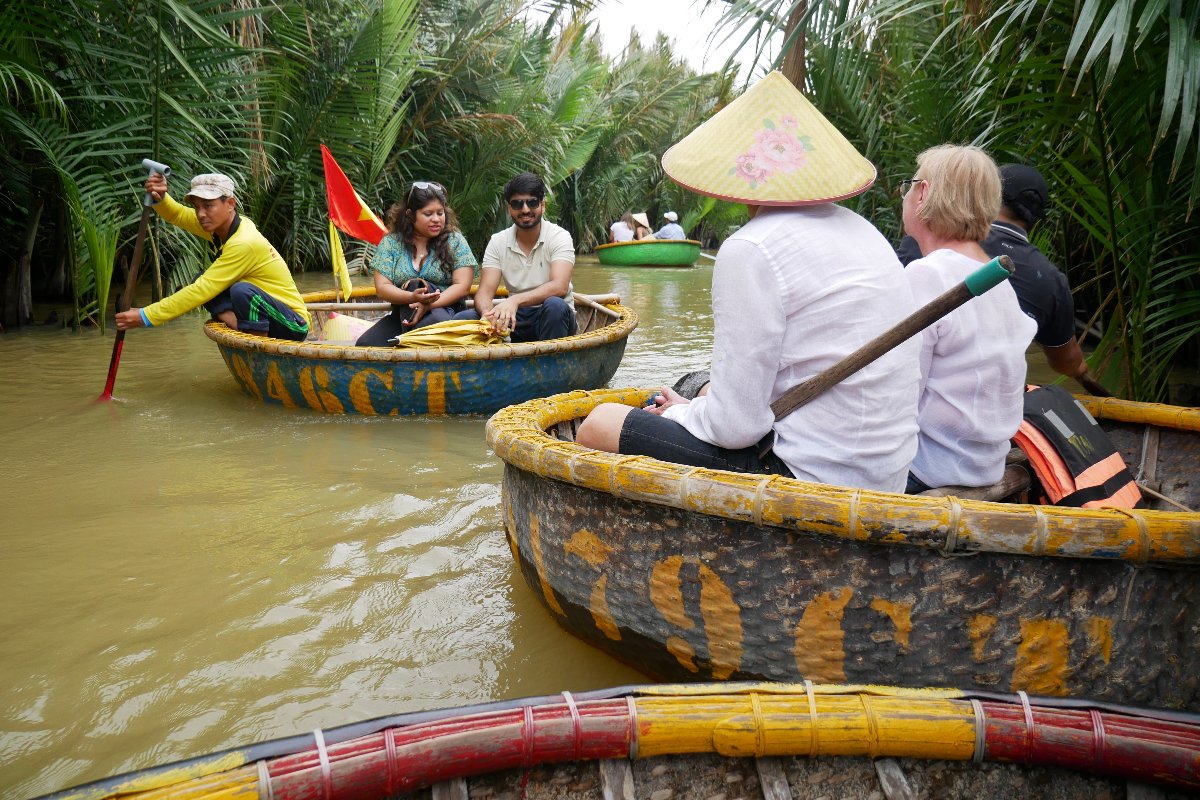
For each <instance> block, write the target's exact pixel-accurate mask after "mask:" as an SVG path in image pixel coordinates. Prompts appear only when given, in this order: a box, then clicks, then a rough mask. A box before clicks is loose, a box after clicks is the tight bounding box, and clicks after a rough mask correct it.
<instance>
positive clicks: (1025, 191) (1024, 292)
mask: <svg viewBox="0 0 1200 800" xmlns="http://www.w3.org/2000/svg"><path fill="white" fill-rule="evenodd" d="M1000 181H1001V185H1002V193H1003V194H1002V204H1001V206H1000V213H999V214H998V215H997V216H996V219H995V220H994V221H993V222H992V226H991V229H990V230H989V231H988V235H987V238H986V239H984V240H983V241H982V242H980V247H982V248H983V251H984V252H985V253H987V254H988V255H989V256H992V257H993V258H994V257H995V256H999V255H1007V256H1009V257H1011V258H1012V260H1013V265H1014V266H1015V267H1016V272H1015V273H1014V274H1013V276H1012V278H1010V279H1009V283H1011V284H1012V287H1013V290H1014V291H1016V293H1017V300H1018V301H1019V302H1020V303H1021V310H1022V311H1024V312H1025V313H1026V314H1028V315H1029V316H1030V317H1032V318H1033V320H1034V321H1035V322H1037V326H1038V329H1037V334H1036V335H1035V336H1034V337H1033V341H1035V342H1037V344H1038V346H1040V347H1041V348H1042V353H1043V354H1044V355H1045V356H1046V362H1047V363H1048V364H1049V365H1050V367H1051V369H1053V370H1054V371H1055V372H1057V373H1059V374H1060V375H1065V376H1066V377H1068V378H1074V379H1075V380H1076V381H1078V382H1079V385H1080V386H1082V387H1083V388H1084V389H1086V390H1087V391H1089V392H1091V393H1092V394H1094V395H1100V396H1103V397H1107V396H1108V395H1109V394H1110V393H1109V391H1108V390H1107V389H1105V388H1104V386H1103V385H1102V384H1101V383H1100V382H1099V381H1097V380H1096V379H1095V378H1094V377H1092V374H1091V373H1090V372H1089V371H1088V365H1087V361H1085V360H1084V357H1083V350H1082V349H1081V348H1080V346H1079V339H1078V338H1076V336H1075V301H1074V299H1073V298H1072V297H1071V287H1070V286H1069V285H1068V283H1067V276H1066V275H1064V274H1063V273H1062V271H1061V270H1060V269H1059V268H1058V267H1056V266H1055V265H1054V263H1053V262H1051V261H1050V259H1048V258H1046V256H1045V255H1044V254H1043V253H1042V251H1041V250H1039V249H1038V248H1037V247H1035V246H1034V245H1033V244H1032V243H1030V241H1029V231H1030V229H1032V228H1033V226H1034V225H1035V224H1037V222H1038V220H1040V219H1042V217H1044V216H1045V215H1046V200H1047V197H1048V196H1049V193H1050V187H1049V186H1048V185H1047V184H1046V179H1045V178H1043V177H1042V176H1041V173H1039V172H1038V171H1037V170H1036V169H1034V168H1033V167H1028V166H1025V165H1024V164H1005V165H1004V166H1002V167H1000ZM896 254H897V255H898V256H899V258H900V261H901V263H903V264H908V263H909V262H910V261H913V260H914V259H918V258H920V257H921V249H920V248H919V247H918V246H917V242H916V240H915V239H913V238H912V237H911V236H905V237H904V240H903V241H901V242H900V246H899V247H898V248H897V250H896Z"/></svg>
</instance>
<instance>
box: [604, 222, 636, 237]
mask: <svg viewBox="0 0 1200 800" xmlns="http://www.w3.org/2000/svg"><path fill="white" fill-rule="evenodd" d="M608 229H609V231H611V232H612V236H613V243H616V242H632V241H633V228H631V227H629V226H628V225H626V224H625V223H624V222H623V221H621V220H617V221H616V222H614V223H613V224H612V225H610V226H609V228H608Z"/></svg>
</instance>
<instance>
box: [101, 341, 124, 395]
mask: <svg viewBox="0 0 1200 800" xmlns="http://www.w3.org/2000/svg"><path fill="white" fill-rule="evenodd" d="M124 348H125V331H117V338H116V341H114V342H113V351H112V358H110V359H109V361H108V379H107V380H106V381H105V382H104V391H103V392H101V393H100V396H99V397H97V398H96V402H97V403H99V402H101V401H103V400H112V396H113V394H112V393H113V386H115V385H116V383H117V365H118V364H120V363H121V350H123V349H124Z"/></svg>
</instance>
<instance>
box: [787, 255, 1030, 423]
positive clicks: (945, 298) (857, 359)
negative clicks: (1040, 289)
mask: <svg viewBox="0 0 1200 800" xmlns="http://www.w3.org/2000/svg"><path fill="white" fill-rule="evenodd" d="M1013 269H1014V266H1013V262H1012V259H1011V258H1009V257H1008V256H997V257H996V258H993V259H992V260H991V261H989V262H987V263H986V264H984V265H983V266H981V267H980V268H979V269H977V270H975V271H974V272H972V273H971V274H970V275H968V276H967V279H966V280H965V281H963V282H962V283H960V284H959V285H958V286H955V287H954V288H953V289H950V290H948V291H946V292H944V293H943V294H942V295H941V296H940V297H935V298H934V299H933V300H931V301H930V302H929V303H928V304H927V305H925V306H924V307H922V308H919V309H917V310H916V311H914V312H913V313H912V314H910V315H909V316H908V317H906V318H905V319H903V320H901V321H900V322H899V323H897V324H896V325H895V326H894V327H892V328H891V329H889V330H886V331H884V332H883V333H881V334H879V335H878V336H876V337H875V338H874V339H872V340H871V341H869V342H867V343H866V344H864V345H863V346H862V347H860V348H858V349H857V350H855V351H854V352H853V353H851V354H850V355H848V356H846V357H845V358H843V359H842V360H841V361H839V362H837V363H836V364H834V365H833V366H832V367H829V368H828V369H826V370H824V371H823V372H819V373H817V374H816V375H814V376H812V377H811V378H809V379H808V380H806V381H804V382H803V383H800V384H797V385H796V386H793V387H792V388H791V389H788V390H787V391H786V392H784V393H783V395H782V396H781V397H780V398H779V399H778V400H776V401H775V402H774V403H771V410H772V411H774V412H775V419H783V418H784V417H786V416H787V415H788V414H790V413H792V412H793V411H795V410H796V409H797V408H800V407H801V406H803V405H806V404H807V403H809V402H810V401H812V400H813V399H814V398H816V397H817V396H819V395H820V394H822V393H823V392H825V390H827V389H829V388H830V387H832V386H836V385H837V384H839V383H841V382H842V381H844V380H845V379H846V378H848V377H850V376H851V375H853V374H854V373H856V372H858V371H859V370H860V369H862V368H863V367H865V366H866V365H867V364H870V363H871V362H872V361H874V360H875V359H877V358H879V357H880V356H881V355H883V354H884V353H886V352H888V351H889V350H891V349H892V348H893V347H895V346H896V345H898V344H900V343H901V342H903V341H906V340H907V339H908V338H909V337H911V336H912V335H913V334H916V333H918V332H919V331H922V330H924V329H925V328H927V327H928V326H930V325H932V324H933V323H935V322H937V321H938V320H939V319H941V318H942V317H944V316H946V315H947V314H949V313H950V312H951V311H953V310H954V309H956V308H958V307H959V306H961V305H962V304H963V303H965V302H967V301H968V300H970V299H971V298H972V297H978V296H979V295H981V294H983V293H984V292H986V291H988V290H989V289H991V288H993V287H995V286H998V285H1000V284H1001V283H1003V282H1004V281H1006V280H1008V278H1009V277H1010V276H1011V275H1012V274H1013Z"/></svg>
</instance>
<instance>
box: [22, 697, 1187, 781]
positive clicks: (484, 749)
mask: <svg viewBox="0 0 1200 800" xmlns="http://www.w3.org/2000/svg"><path fill="white" fill-rule="evenodd" d="M442 744H449V745H450V746H449V747H446V748H442V747H440V745H442ZM690 753H714V754H718V755H721V756H726V757H733V758H749V757H754V758H758V759H763V758H772V757H780V756H807V757H810V758H815V757H825V756H858V757H864V756H865V757H869V758H881V757H890V758H900V757H909V758H918V759H927V760H929V759H943V760H954V761H968V760H971V761H974V762H976V763H980V762H983V761H1017V762H1022V763H1026V764H1040V765H1046V766H1056V767H1065V768H1071V769H1077V770H1083V771H1087V772H1102V773H1107V774H1111V775H1117V776H1127V777H1139V778H1147V779H1151V780H1155V781H1158V782H1162V783H1166V784H1169V785H1174V786H1179V787H1189V788H1195V787H1196V786H1197V785H1200V781H1198V776H1197V767H1196V764H1197V753H1200V716H1197V715H1195V714H1189V713H1184V712H1172V711H1160V710H1156V709H1141V708H1134V707H1129V706H1121V705H1115V704H1111V703H1101V702H1094V701H1090V700H1085V699H1072V698H1043V697H1030V696H1029V695H1027V694H1026V693H1025V692H1018V693H1017V694H1008V693H993V692H977V691H962V690H954V689H901V688H895V687H889V686H870V685H820V684H813V683H812V682H811V681H805V682H804V683H803V684H772V683H725V684H709V685H704V684H695V685H689V684H679V685H670V684H668V685H659V686H627V687H620V688H616V689H607V690H599V691H591V692H583V693H579V694H574V695H573V694H572V693H571V692H562V693H561V694H559V695H551V696H543V697H533V698H525V699H522V700H510V701H499V702H493V703H487V704H484V705H475V706H466V707H460V708H451V709H441V710H435V711H425V712H416V713H408V714H401V715H396V716H390V717H380V718H377V719H373V720H367V721H364V722H358V723H353V724H350V725H344V726H340V727H337V728H331V729H326V730H322V729H319V728H318V729H317V730H314V731H312V732H311V733H309V734H306V735H298V736H291V737H287V738H283V739H275V740H272V741H267V742H261V743H258V744H254V745H249V746H245V747H237V748H232V749H229V750H224V751H221V752H218V753H213V754H210V755H207V756H201V757H198V758H193V759H189V760H185V761H180V762H176V763H174V764H167V765H164V766H160V767H153V768H150V769H145V770H140V771H137V772H132V773H126V774H125V775H118V776H114V777H111V778H106V779H102V780H99V781H95V782H92V783H89V784H85V785H82V786H77V787H75V788H73V789H67V790H65V791H62V792H58V793H55V794H53V795H47V796H46V798H47V800H49V798H54V800H67V798H70V799H71V800H101V798H111V797H116V796H121V797H129V796H132V795H136V794H140V793H143V792H151V793H154V796H156V797H157V796H160V793H163V794H166V793H169V794H172V796H175V792H176V791H178V792H180V793H186V794H187V796H188V797H231V796H234V795H235V794H236V795H238V796H241V794H242V793H247V796H257V797H272V796H283V795H286V796H289V797H294V796H305V797H316V796H321V795H322V794H323V795H324V796H325V797H327V798H332V797H335V796H341V794H342V793H341V792H335V791H334V785H335V783H336V784H337V785H338V786H340V787H342V788H343V789H347V788H348V787H349V788H352V789H353V792H352V793H353V795H354V796H356V797H358V796H375V793H377V792H378V793H384V792H386V794H385V795H382V794H381V796H388V797H391V796H394V795H395V794H396V793H399V792H406V791H412V790H414V789H419V788H422V786H423V785H425V782H426V781H427V780H429V779H432V780H444V779H447V778H452V777H464V776H471V775H477V774H482V773H486V772H492V771H496V770H503V769H512V768H522V767H523V768H525V769H529V768H530V767H531V766H534V765H537V764H546V763H555V762H561V761H581V760H601V759H628V760H629V761H632V760H638V759H646V758H654V757H659V756H673V755H683V754H690ZM322 789H323V790H324V791H323V792H322ZM179 796H182V794H180V795H179Z"/></svg>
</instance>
